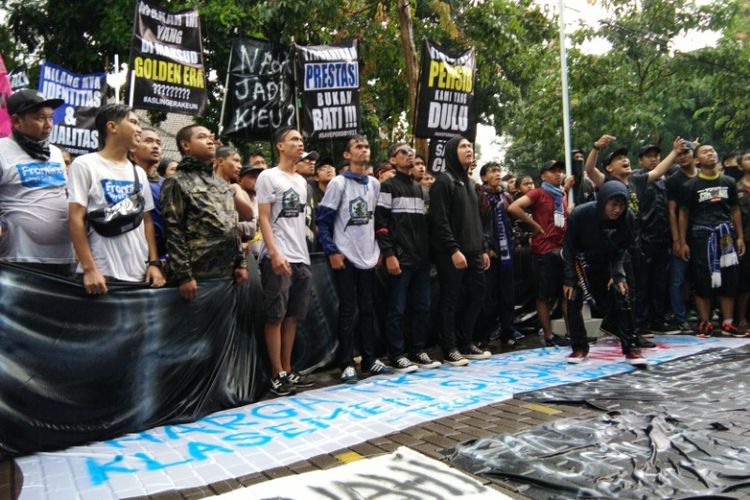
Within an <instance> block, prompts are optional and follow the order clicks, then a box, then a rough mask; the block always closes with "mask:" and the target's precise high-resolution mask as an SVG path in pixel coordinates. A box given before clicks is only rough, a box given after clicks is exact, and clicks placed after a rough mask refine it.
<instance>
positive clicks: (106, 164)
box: [68, 104, 165, 295]
mask: <svg viewBox="0 0 750 500" xmlns="http://www.w3.org/2000/svg"><path fill="white" fill-rule="evenodd" d="M95 125H96V130H97V132H98V134H99V144H100V145H102V144H103V147H102V149H101V150H100V151H99V152H96V153H90V154H87V155H83V156H79V157H78V158H76V159H75V160H74V161H73V163H72V164H71V165H70V172H69V175H70V180H69V183H68V190H69V194H70V203H69V204H68V214H69V215H68V216H69V219H70V237H71V239H72V240H73V246H74V247H75V251H76V255H78V261H79V263H78V272H79V273H83V288H84V289H85V290H86V293H88V294H92V295H99V294H104V293H107V280H108V279H109V280H120V281H130V282H138V281H145V282H146V283H150V284H151V286H152V287H161V286H163V285H164V282H165V280H164V276H163V275H162V273H161V261H160V260H159V257H158V253H157V249H156V238H155V237H154V226H153V223H152V221H151V215H150V214H149V211H151V210H152V209H153V208H154V202H153V198H152V195H151V189H149V185H148V178H147V177H146V172H145V171H144V170H143V169H142V168H140V167H137V166H135V165H133V164H132V163H131V162H130V161H129V160H128V152H129V151H130V150H132V149H133V148H135V147H136V146H137V145H138V142H139V140H140V134H141V127H140V126H139V125H138V116H136V114H135V113H133V111H132V109H130V107H128V106H125V105H124V104H107V105H105V106H102V107H101V108H100V109H99V111H98V112H97V114H96V119H95ZM136 175H137V176H138V182H139V184H140V190H141V193H142V195H143V199H144V214H143V222H142V223H141V224H138V225H137V227H135V228H134V229H132V230H129V231H127V232H124V233H122V234H119V235H117V236H103V235H101V234H99V233H98V232H96V231H95V230H94V229H93V228H91V227H87V224H86V217H87V214H90V213H92V212H93V211H95V210H98V209H103V208H107V207H112V206H115V205H117V204H122V202H124V201H125V200H127V199H128V198H129V197H130V196H131V195H132V194H133V193H134V192H135V184H136V183H135V176H136ZM123 205H124V204H123ZM123 205H121V206H123Z"/></svg>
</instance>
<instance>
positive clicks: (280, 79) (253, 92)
mask: <svg viewBox="0 0 750 500" xmlns="http://www.w3.org/2000/svg"><path fill="white" fill-rule="evenodd" d="M292 73H293V68H292V56H291V50H290V48H289V47H285V46H282V45H276V44H272V43H270V42H266V41H263V40H255V39H252V38H244V37H240V38H237V39H235V40H234V42H232V52H231V55H230V56H229V84H228V86H227V93H226V96H225V97H224V112H223V116H222V120H221V123H222V126H223V130H222V135H233V136H235V137H241V138H245V139H261V140H262V139H269V138H270V137H271V135H272V133H273V131H274V130H276V129H279V128H283V127H293V126H295V124H296V117H295V113H294V91H293V88H294V87H293V84H292V79H293V74H292Z"/></svg>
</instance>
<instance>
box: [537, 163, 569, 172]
mask: <svg viewBox="0 0 750 500" xmlns="http://www.w3.org/2000/svg"><path fill="white" fill-rule="evenodd" d="M555 168H559V169H561V170H565V162H563V161H561V160H548V161H545V162H544V165H542V169H541V171H540V172H542V173H544V172H546V171H548V170H552V169H555Z"/></svg>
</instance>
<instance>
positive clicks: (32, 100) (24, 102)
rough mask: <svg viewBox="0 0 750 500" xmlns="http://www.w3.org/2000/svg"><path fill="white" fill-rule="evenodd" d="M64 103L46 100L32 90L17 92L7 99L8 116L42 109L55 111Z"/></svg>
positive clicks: (56, 100)
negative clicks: (46, 108) (47, 108)
mask: <svg viewBox="0 0 750 500" xmlns="http://www.w3.org/2000/svg"><path fill="white" fill-rule="evenodd" d="M64 102H65V101H63V100H62V99H47V98H46V97H44V96H43V95H42V93H41V92H38V91H36V90H33V89H23V90H18V91H16V92H14V93H13V94H11V96H10V97H8V114H9V115H11V116H12V115H20V114H23V113H26V112H27V111H32V110H34V109H36V108H43V107H50V108H52V109H55V108H57V107H59V106H60V105H62V104H63V103H64Z"/></svg>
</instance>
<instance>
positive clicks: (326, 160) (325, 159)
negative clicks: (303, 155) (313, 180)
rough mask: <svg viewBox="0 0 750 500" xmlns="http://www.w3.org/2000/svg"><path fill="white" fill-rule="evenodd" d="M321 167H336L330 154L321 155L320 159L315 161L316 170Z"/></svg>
mask: <svg viewBox="0 0 750 500" xmlns="http://www.w3.org/2000/svg"><path fill="white" fill-rule="evenodd" d="M321 167H333V168H334V170H335V169H336V167H335V166H334V163H333V158H331V157H330V156H321V157H320V159H318V161H317V162H315V170H318V169H319V168H321Z"/></svg>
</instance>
